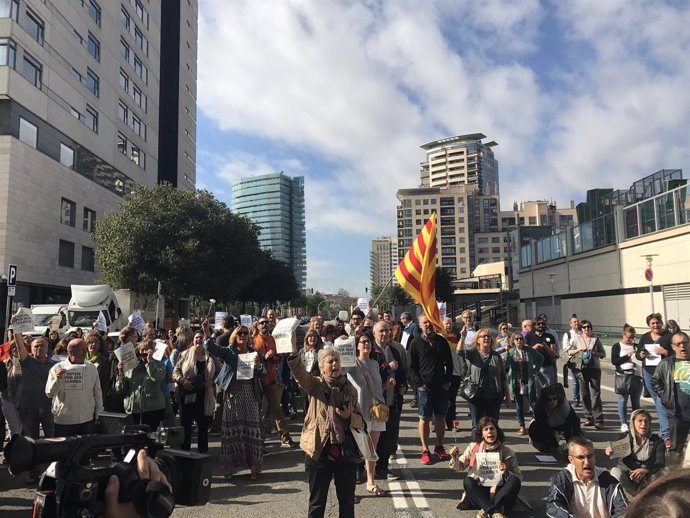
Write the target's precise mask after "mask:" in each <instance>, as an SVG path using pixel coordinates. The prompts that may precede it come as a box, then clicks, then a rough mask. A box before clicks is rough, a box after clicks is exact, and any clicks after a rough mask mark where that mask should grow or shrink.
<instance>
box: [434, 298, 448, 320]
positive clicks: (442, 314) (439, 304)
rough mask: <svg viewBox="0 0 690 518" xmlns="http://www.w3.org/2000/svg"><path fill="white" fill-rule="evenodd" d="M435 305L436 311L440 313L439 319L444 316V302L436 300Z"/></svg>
mask: <svg viewBox="0 0 690 518" xmlns="http://www.w3.org/2000/svg"><path fill="white" fill-rule="evenodd" d="M436 305H437V306H438V311H439V313H441V320H443V319H444V318H446V303H445V302H437V303H436Z"/></svg>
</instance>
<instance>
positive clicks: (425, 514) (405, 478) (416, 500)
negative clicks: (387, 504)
mask: <svg viewBox="0 0 690 518" xmlns="http://www.w3.org/2000/svg"><path fill="white" fill-rule="evenodd" d="M396 454H397V459H395V461H394V462H396V463H397V465H398V467H399V471H400V473H401V475H402V481H398V482H389V483H388V488H389V489H390V490H391V494H393V505H394V507H395V514H396V518H411V517H413V516H415V517H416V516H419V517H421V518H434V513H433V512H432V511H431V509H430V508H429V502H427V499H426V497H425V496H424V492H423V491H422V488H421V486H420V485H419V482H417V479H416V478H415V476H414V475H413V474H412V470H411V469H410V467H409V464H408V463H407V458H406V457H405V454H404V453H403V450H402V448H400V447H399V446H398V451H397V452H396ZM403 486H404V488H403ZM407 496H409V497H410V498H411V499H412V503H413V504H414V507H415V508H416V509H414V511H416V512H414V513H411V512H410V511H411V509H410V508H409V507H408V504H407V498H406V497H407Z"/></svg>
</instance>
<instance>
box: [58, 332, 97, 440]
mask: <svg viewBox="0 0 690 518" xmlns="http://www.w3.org/2000/svg"><path fill="white" fill-rule="evenodd" d="M85 359H86V342H84V340H82V339H81V338H75V339H73V340H71V341H70V342H69V344H67V359H66V360H64V361H61V362H60V363H58V364H57V365H54V366H53V367H52V368H51V369H50V373H49V374H48V382H47V383H46V389H45V391H46V396H48V397H50V398H53V417H54V419H55V435H56V436H57V437H69V436H72V435H83V434H92V433H96V420H97V419H98V416H99V415H100V414H101V412H103V398H102V395H101V382H100V379H99V377H98V369H97V368H96V366H95V365H94V364H93V363H89V362H85Z"/></svg>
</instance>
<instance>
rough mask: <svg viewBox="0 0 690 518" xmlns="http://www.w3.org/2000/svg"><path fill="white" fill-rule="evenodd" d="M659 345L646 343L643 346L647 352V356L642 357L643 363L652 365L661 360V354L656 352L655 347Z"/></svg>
mask: <svg viewBox="0 0 690 518" xmlns="http://www.w3.org/2000/svg"><path fill="white" fill-rule="evenodd" d="M657 347H660V345H659V344H646V345H645V346H644V348H645V349H646V350H647V352H648V353H649V354H648V355H647V357H646V358H645V359H644V361H645V365H647V366H648V367H652V366H654V365H659V362H661V356H660V355H658V354H657V353H656V348H657Z"/></svg>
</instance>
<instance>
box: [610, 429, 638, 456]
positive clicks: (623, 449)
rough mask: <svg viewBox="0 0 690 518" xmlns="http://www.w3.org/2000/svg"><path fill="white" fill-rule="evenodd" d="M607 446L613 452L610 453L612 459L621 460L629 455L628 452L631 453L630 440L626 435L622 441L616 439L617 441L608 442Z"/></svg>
mask: <svg viewBox="0 0 690 518" xmlns="http://www.w3.org/2000/svg"><path fill="white" fill-rule="evenodd" d="M609 446H610V447H611V449H612V450H613V452H612V453H611V458H612V459H622V458H623V457H627V456H628V455H630V452H631V451H632V450H631V449H630V439H629V438H628V436H627V435H626V436H625V437H623V438H622V439H618V440H617V441H611V442H609Z"/></svg>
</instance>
